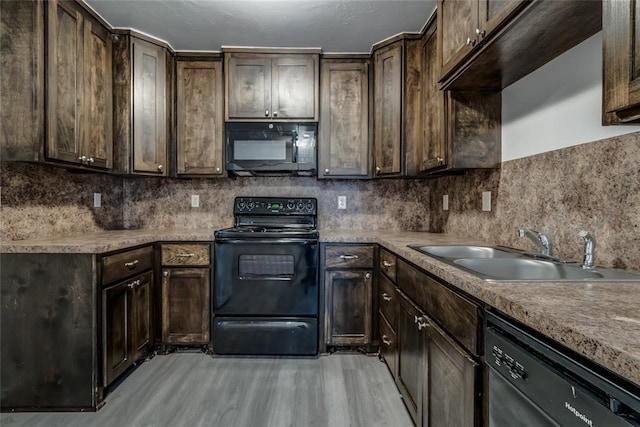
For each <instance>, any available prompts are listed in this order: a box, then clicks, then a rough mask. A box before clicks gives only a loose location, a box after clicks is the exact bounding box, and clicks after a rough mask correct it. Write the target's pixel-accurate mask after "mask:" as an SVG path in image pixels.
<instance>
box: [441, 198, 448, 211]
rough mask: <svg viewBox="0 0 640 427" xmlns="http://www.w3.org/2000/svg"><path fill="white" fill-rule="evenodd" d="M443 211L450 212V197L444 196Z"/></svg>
mask: <svg viewBox="0 0 640 427" xmlns="http://www.w3.org/2000/svg"><path fill="white" fill-rule="evenodd" d="M442 210H443V211H448V210H449V195H448V194H445V195H444V196H442Z"/></svg>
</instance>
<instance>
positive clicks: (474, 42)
mask: <svg viewBox="0 0 640 427" xmlns="http://www.w3.org/2000/svg"><path fill="white" fill-rule="evenodd" d="M475 45H476V39H472V38H471V37H467V46H475Z"/></svg>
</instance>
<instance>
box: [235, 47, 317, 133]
mask: <svg viewBox="0 0 640 427" xmlns="http://www.w3.org/2000/svg"><path fill="white" fill-rule="evenodd" d="M223 50H224V52H225V55H224V57H225V70H226V74H225V76H226V83H225V88H226V90H225V95H226V96H225V99H226V113H225V120H228V121H234V120H236V121H243V120H258V121H270V120H280V121H294V120H295V121H304V120H310V121H317V120H318V98H319V82H320V80H319V73H318V66H319V55H318V54H319V49H293V50H289V51H287V52H277V53H268V52H260V51H259V50H257V49H236V50H234V49H224V48H223Z"/></svg>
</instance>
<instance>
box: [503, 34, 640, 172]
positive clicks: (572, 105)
mask: <svg viewBox="0 0 640 427" xmlns="http://www.w3.org/2000/svg"><path fill="white" fill-rule="evenodd" d="M601 111H602V32H600V33H597V34H595V35H594V36H592V37H590V38H588V39H587V40H585V41H584V42H582V43H580V44H579V45H578V46H576V47H574V48H573V49H571V50H569V51H567V52H565V53H564V54H562V55H560V56H559V57H557V58H556V59H554V60H553V61H551V62H549V63H548V64H546V65H545V66H543V67H541V68H539V69H537V70H536V71H534V72H533V73H531V74H529V75H527V76H526V77H524V78H522V79H520V80H519V81H517V82H515V83H514V84H512V85H511V86H509V87H507V88H505V89H504V90H503V91H502V161H503V162H504V161H509V160H513V159H518V158H522V157H526V156H530V155H534V154H539V153H544V152H547V151H551V150H556V149H560V148H564V147H569V146H572V145H577V144H582V143H585V142H591V141H597V140H601V139H605V138H610V137H613V136H618V135H623V134H627V133H631V132H638V131H640V126H628V125H625V126H602V124H601V123H602V113H601Z"/></svg>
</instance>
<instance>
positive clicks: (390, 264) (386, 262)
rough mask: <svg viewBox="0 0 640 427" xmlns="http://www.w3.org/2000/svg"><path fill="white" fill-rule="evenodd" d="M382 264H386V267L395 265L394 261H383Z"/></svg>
mask: <svg viewBox="0 0 640 427" xmlns="http://www.w3.org/2000/svg"><path fill="white" fill-rule="evenodd" d="M382 265H383V266H384V268H389V267H392V266H393V263H392V262H389V261H382Z"/></svg>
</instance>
